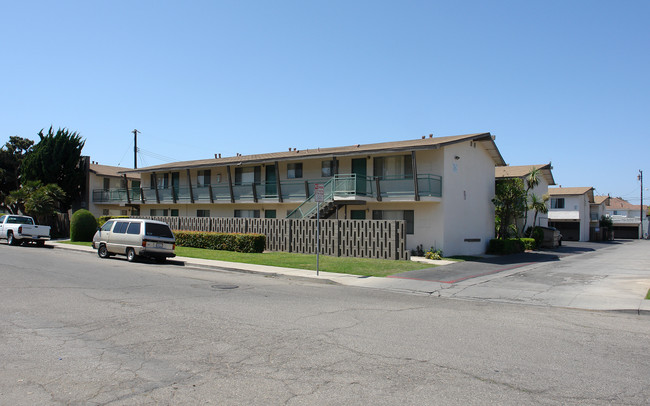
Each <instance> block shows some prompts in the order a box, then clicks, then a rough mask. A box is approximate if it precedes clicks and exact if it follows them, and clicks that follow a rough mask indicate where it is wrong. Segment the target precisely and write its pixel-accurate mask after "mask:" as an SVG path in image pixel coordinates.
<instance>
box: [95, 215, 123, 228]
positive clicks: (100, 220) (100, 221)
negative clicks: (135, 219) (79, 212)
mask: <svg viewBox="0 0 650 406" xmlns="http://www.w3.org/2000/svg"><path fill="white" fill-rule="evenodd" d="M128 218H130V217H129V216H99V218H98V219H97V223H98V224H99V227H101V226H103V225H104V223H106V222H107V221H108V220H110V219H128Z"/></svg>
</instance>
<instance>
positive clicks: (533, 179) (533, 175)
mask: <svg viewBox="0 0 650 406" xmlns="http://www.w3.org/2000/svg"><path fill="white" fill-rule="evenodd" d="M540 173H541V172H540V170H539V169H538V168H535V167H533V169H532V170H531V171H530V172H528V175H527V176H526V179H525V181H526V203H528V193H529V192H530V191H531V190H532V189H534V188H535V187H536V186H537V185H539V175H540ZM528 208H529V206H528V204H526V211H525V213H524V225H523V227H522V229H521V232H522V234H523V233H524V232H526V225H527V223H528ZM534 225H535V222H533V226H534Z"/></svg>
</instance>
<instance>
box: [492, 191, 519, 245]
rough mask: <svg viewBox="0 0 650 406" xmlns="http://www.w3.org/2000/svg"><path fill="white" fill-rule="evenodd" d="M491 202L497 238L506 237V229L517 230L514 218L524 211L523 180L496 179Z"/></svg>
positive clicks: (507, 232)
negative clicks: (493, 209)
mask: <svg viewBox="0 0 650 406" xmlns="http://www.w3.org/2000/svg"><path fill="white" fill-rule="evenodd" d="M492 203H494V208H495V214H496V224H497V238H499V239H504V238H508V236H509V234H510V233H509V231H508V230H509V229H511V228H514V230H515V233H516V232H517V231H516V230H517V225H516V220H517V219H518V218H521V216H522V215H523V213H524V212H525V211H526V191H525V190H524V182H523V181H522V180H521V179H519V178H510V179H502V180H498V181H497V182H496V189H495V196H494V199H492ZM511 226H512V227H511Z"/></svg>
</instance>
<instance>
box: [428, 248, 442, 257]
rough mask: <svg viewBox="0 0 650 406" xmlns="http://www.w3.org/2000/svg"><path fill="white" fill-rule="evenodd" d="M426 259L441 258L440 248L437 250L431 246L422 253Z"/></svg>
mask: <svg viewBox="0 0 650 406" xmlns="http://www.w3.org/2000/svg"><path fill="white" fill-rule="evenodd" d="M424 257H425V258H426V259H442V250H437V249H435V248H434V247H431V249H430V250H429V251H427V252H426V253H425V254H424Z"/></svg>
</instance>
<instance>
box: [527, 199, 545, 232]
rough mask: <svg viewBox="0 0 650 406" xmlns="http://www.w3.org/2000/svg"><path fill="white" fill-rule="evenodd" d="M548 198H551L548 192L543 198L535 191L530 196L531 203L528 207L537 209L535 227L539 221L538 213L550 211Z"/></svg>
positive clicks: (534, 219)
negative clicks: (547, 203)
mask: <svg viewBox="0 0 650 406" xmlns="http://www.w3.org/2000/svg"><path fill="white" fill-rule="evenodd" d="M548 199H550V196H549V195H548V194H545V195H544V196H542V197H541V198H540V197H539V196H537V195H536V194H534V193H533V194H532V195H531V196H530V205H529V206H528V208H529V209H531V210H535V217H533V227H535V223H537V215H538V214H539V213H542V214H546V213H548V206H547V205H546V202H548Z"/></svg>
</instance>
